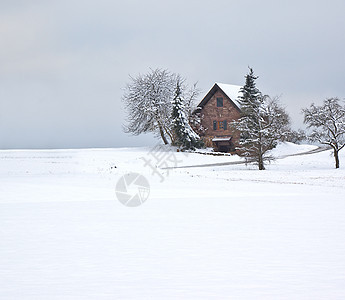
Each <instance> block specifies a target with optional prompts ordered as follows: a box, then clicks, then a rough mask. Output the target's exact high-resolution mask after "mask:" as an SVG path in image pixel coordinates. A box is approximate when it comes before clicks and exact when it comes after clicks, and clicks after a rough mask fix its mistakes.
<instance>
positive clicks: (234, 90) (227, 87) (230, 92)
mask: <svg viewBox="0 0 345 300" xmlns="http://www.w3.org/2000/svg"><path fill="white" fill-rule="evenodd" d="M241 88H242V86H240V85H233V84H225V83H218V82H216V83H215V84H214V85H213V87H212V88H211V89H210V90H209V92H208V93H207V94H206V96H205V97H204V99H202V100H201V102H200V103H199V105H198V107H201V108H203V107H204V106H205V105H206V103H207V102H208V101H209V100H210V99H211V97H212V96H213V95H214V93H215V92H216V91H217V90H218V89H221V90H222V91H223V92H224V94H225V95H226V96H227V97H228V98H229V99H230V100H231V101H232V102H233V103H234V104H235V106H237V108H238V110H240V103H239V102H238V97H239V96H240V95H241V93H240V89H241Z"/></svg>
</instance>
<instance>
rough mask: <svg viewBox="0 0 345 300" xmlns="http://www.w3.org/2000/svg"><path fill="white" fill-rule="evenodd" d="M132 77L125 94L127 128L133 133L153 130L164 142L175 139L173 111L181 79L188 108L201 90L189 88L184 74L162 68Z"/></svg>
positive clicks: (123, 98)
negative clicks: (176, 91)
mask: <svg viewBox="0 0 345 300" xmlns="http://www.w3.org/2000/svg"><path fill="white" fill-rule="evenodd" d="M130 80H131V82H130V83H129V84H127V86H126V88H125V92H124V95H123V97H122V100H123V103H124V105H125V109H126V111H127V120H126V121H127V122H126V125H124V130H125V132H128V133H132V134H134V135H139V134H141V133H147V132H153V133H154V134H155V135H156V136H160V137H161V138H162V140H163V142H164V143H165V144H168V143H169V141H170V142H171V143H172V142H174V133H173V124H172V118H171V114H172V100H173V99H174V96H175V90H176V85H177V83H178V82H179V83H180V89H181V94H182V95H183V96H184V99H186V101H187V105H186V110H189V105H191V103H192V102H193V101H194V100H195V98H196V96H197V94H198V90H197V89H196V86H194V87H192V88H189V87H188V86H187V85H186V84H185V80H184V79H183V78H182V77H181V75H179V74H175V73H170V72H169V71H168V70H161V69H155V70H151V71H150V72H149V73H147V74H144V75H142V74H139V75H138V76H136V77H130Z"/></svg>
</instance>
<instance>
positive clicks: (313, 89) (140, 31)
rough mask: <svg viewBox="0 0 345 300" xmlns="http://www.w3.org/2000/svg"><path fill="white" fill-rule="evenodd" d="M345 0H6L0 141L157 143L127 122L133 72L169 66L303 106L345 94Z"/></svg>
mask: <svg viewBox="0 0 345 300" xmlns="http://www.w3.org/2000/svg"><path fill="white" fill-rule="evenodd" d="M344 11H345V1H344V0H339V1H335V0H329V1H320V0H319V1H303V0H299V1H295V0H289V1H277V0H275V1H267V0H266V1H265V0H261V1H245V0H241V1H238V0H236V1H231V0H226V1H217V0H214V1H200V0H199V1H188V0H183V1H182V0H174V1H170V0H169V1H145V0H126V1H114V0H97V1H88V0H59V1H49V0H30V1H27V0H1V1H0V148H3V149H4V148H75V147H77V148H79V147H122V146H132V145H138V146H139V145H147V144H153V143H154V140H153V138H152V137H150V136H149V135H143V136H139V137H131V136H129V135H127V134H125V133H123V131H122V124H123V122H124V117H125V115H124V112H123V109H122V104H121V96H122V88H123V87H124V86H125V84H126V82H128V76H129V75H136V74H138V73H145V72H147V71H148V70H149V68H157V67H159V68H167V69H169V70H171V71H172V72H177V73H180V74H182V75H183V76H184V77H186V78H187V80H188V81H189V82H191V83H193V82H196V81H198V83H199V88H201V90H202V95H200V98H202V96H203V95H204V94H205V93H206V92H207V91H208V90H209V89H210V88H211V87H212V85H213V84H214V82H223V83H230V84H238V85H243V84H244V76H245V74H246V73H247V71H248V69H247V67H248V66H251V67H253V68H254V71H255V72H256V74H257V75H259V76H260V78H259V79H258V81H257V84H258V87H259V88H260V90H261V91H262V92H264V93H267V94H270V95H272V96H274V95H281V102H282V104H284V105H285V106H286V108H287V110H288V112H289V113H290V115H291V117H292V120H293V123H294V126H295V127H296V128H298V127H300V126H302V115H301V113H300V110H301V108H302V107H306V106H309V105H310V104H311V103H312V102H315V103H318V104H319V103H321V102H322V100H323V99H324V98H326V97H331V96H338V97H340V98H344V97H345V78H344V77H345V76H344V75H345V17H344Z"/></svg>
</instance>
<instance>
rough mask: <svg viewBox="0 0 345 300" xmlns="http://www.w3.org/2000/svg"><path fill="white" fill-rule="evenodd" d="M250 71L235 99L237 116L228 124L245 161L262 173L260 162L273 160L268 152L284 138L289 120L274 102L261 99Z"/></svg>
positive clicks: (288, 129)
mask: <svg viewBox="0 0 345 300" xmlns="http://www.w3.org/2000/svg"><path fill="white" fill-rule="evenodd" d="M257 78H258V77H257V76H255V75H254V72H253V70H252V69H250V72H249V74H247V75H246V83H245V85H244V86H243V88H242V89H241V92H242V96H241V97H239V102H240V104H241V117H240V118H239V120H238V121H234V122H232V126H233V127H234V129H235V130H237V131H239V132H240V141H239V146H238V147H237V150H239V153H240V155H242V156H245V157H246V159H247V161H248V162H255V163H256V164H257V165H258V167H259V169H260V170H264V169H265V166H264V162H265V161H268V160H271V159H273V157H272V156H271V155H270V153H269V150H272V149H273V148H274V147H275V146H276V145H277V143H278V141H279V140H282V139H283V138H284V136H285V135H287V134H288V133H290V132H291V130H290V119H289V116H288V114H287V113H286V111H285V110H284V108H282V107H281V106H280V105H279V103H278V101H277V99H271V98H270V97H268V96H263V95H262V94H261V92H260V91H259V90H258V89H257V88H256V83H255V80H256V79H257Z"/></svg>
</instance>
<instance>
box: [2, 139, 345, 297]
mask: <svg viewBox="0 0 345 300" xmlns="http://www.w3.org/2000/svg"><path fill="white" fill-rule="evenodd" d="M315 148H316V147H315V146H310V145H299V146H297V145H293V144H283V145H280V146H279V147H278V149H276V150H275V153H276V155H277V156H280V157H284V156H285V155H291V154H294V153H304V152H307V151H310V150H313V149H315ZM150 151H152V149H151V150H150V149H149V148H127V149H125V148H122V149H88V150H49V151H43V150H41V151H38V150H35V151H34V150H23V151H0V299H6V300H7V299H236V300H237V299H239V300H241V299H272V300H273V299H274V300H277V299H278V300H279V299H294V300H295V299H308V300H309V299H313V300H314V299H327V300H332V299H345V171H344V170H345V150H343V153H341V157H340V159H341V161H340V163H341V164H342V163H343V165H344V168H343V169H340V170H336V169H334V161H333V158H332V156H331V152H330V151H323V152H319V153H315V154H308V155H299V156H288V157H285V158H282V159H278V160H276V161H274V162H272V163H271V164H270V165H267V170H266V171H259V170H257V169H256V167H255V166H245V165H244V164H234V165H217V166H208V167H196V168H181V167H183V166H190V165H203V164H221V163H228V162H236V161H239V158H238V157H236V156H210V155H202V154H192V153H189V154H185V153H177V152H171V153H170V154H169V157H168V158H166V160H165V161H164V162H165V163H166V164H167V165H169V166H171V165H173V164H175V163H176V165H177V166H178V167H180V168H177V169H164V170H163V169H158V170H156V173H153V170H154V169H151V168H150V167H149V166H144V163H145V162H144V160H143V158H145V159H146V160H148V159H151V162H152V163H153V164H154V162H153V159H154V156H158V154H160V155H161V154H162V153H159V152H155V151H153V152H150ZM163 154H164V155H166V153H163ZM167 159H168V160H167ZM128 172H138V173H140V174H142V175H144V176H145V177H146V178H147V180H148V181H149V183H150V195H149V198H148V200H147V201H146V202H145V203H144V204H142V205H141V206H139V207H135V208H133V207H126V206H124V205H122V204H121V203H120V202H119V201H118V200H117V198H116V193H115V186H116V183H117V182H118V180H119V179H120V178H121V176H122V175H124V174H126V173H128ZM158 172H159V174H160V175H159V174H158Z"/></svg>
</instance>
